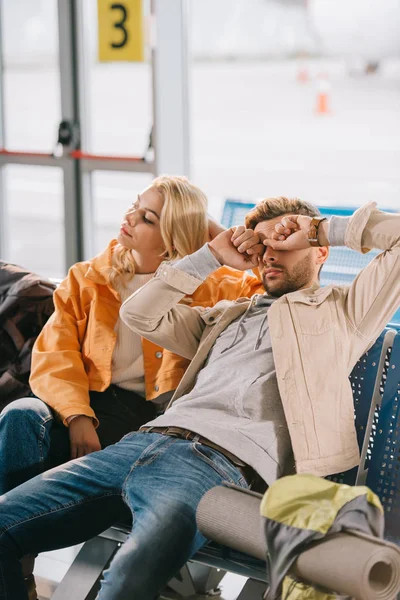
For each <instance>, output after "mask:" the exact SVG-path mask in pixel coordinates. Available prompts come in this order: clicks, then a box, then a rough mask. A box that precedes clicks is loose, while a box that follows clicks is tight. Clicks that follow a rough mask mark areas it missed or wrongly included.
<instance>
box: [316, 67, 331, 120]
mask: <svg viewBox="0 0 400 600" xmlns="http://www.w3.org/2000/svg"><path fill="white" fill-rule="evenodd" d="M329 90H330V85H329V81H328V79H327V77H326V75H320V76H319V77H318V92H317V104H316V108H315V110H316V113H317V114H318V115H327V114H329V113H330V109H329Z"/></svg>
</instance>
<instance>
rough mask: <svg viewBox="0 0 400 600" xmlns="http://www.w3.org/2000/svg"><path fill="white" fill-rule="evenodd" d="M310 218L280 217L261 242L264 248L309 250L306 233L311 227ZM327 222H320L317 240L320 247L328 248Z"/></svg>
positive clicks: (303, 216)
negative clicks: (273, 229)
mask: <svg viewBox="0 0 400 600" xmlns="http://www.w3.org/2000/svg"><path fill="white" fill-rule="evenodd" d="M311 221H312V218H311V217H307V216H305V215H289V216H287V217H282V219H281V221H280V223H277V225H275V231H274V232H273V233H272V234H271V236H270V237H268V238H266V239H265V240H264V241H263V244H264V245H265V246H271V248H273V249H274V250H302V249H304V248H310V241H309V239H308V233H309V231H310V226H311ZM327 227H328V221H322V223H321V224H320V226H319V228H318V240H319V243H320V245H321V246H328V245H329V243H328V239H327Z"/></svg>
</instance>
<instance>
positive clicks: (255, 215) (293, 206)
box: [245, 196, 321, 229]
mask: <svg viewBox="0 0 400 600" xmlns="http://www.w3.org/2000/svg"><path fill="white" fill-rule="evenodd" d="M290 214H291V215H306V216H307V217H318V216H319V215H320V214H321V213H320V212H319V210H318V208H317V207H316V206H314V205H313V204H311V203H310V202H306V201H305V200H300V199H299V198H286V196H279V198H265V199H264V200H260V202H259V203H257V205H256V206H255V207H254V208H253V209H252V210H251V211H250V212H248V213H247V215H246V219H245V225H246V227H247V228H248V229H254V228H255V227H256V225H258V223H262V222H263V221H269V220H270V219H275V218H276V217H283V215H290Z"/></svg>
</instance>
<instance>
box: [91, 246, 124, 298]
mask: <svg viewBox="0 0 400 600" xmlns="http://www.w3.org/2000/svg"><path fill="white" fill-rule="evenodd" d="M117 244H118V242H117V240H111V242H110V243H109V244H108V246H107V248H106V249H105V250H103V252H101V253H100V254H98V255H97V256H95V257H94V258H93V259H92V260H91V261H90V263H89V267H88V270H87V271H86V273H85V277H87V279H89V280H90V281H93V283H96V284H99V285H108V286H109V287H111V284H110V268H111V257H112V253H113V251H114V248H115V246H116V245H117Z"/></svg>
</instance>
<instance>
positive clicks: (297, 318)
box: [290, 300, 337, 335]
mask: <svg viewBox="0 0 400 600" xmlns="http://www.w3.org/2000/svg"><path fill="white" fill-rule="evenodd" d="M332 308H334V307H332V306H331V302H329V300H325V301H324V302H320V303H319V302H317V301H316V302H315V303H313V302H311V300H310V302H307V303H306V302H292V303H291V304H290V309H291V312H292V317H293V320H294V322H295V324H296V329H297V330H298V331H299V332H300V333H302V334H305V335H321V334H324V333H328V332H330V331H332V329H335V326H336V323H337V319H336V320H335V319H334V314H332Z"/></svg>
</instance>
